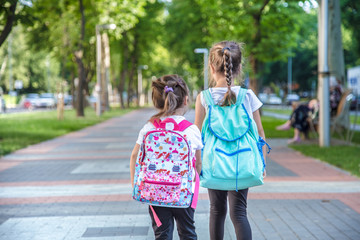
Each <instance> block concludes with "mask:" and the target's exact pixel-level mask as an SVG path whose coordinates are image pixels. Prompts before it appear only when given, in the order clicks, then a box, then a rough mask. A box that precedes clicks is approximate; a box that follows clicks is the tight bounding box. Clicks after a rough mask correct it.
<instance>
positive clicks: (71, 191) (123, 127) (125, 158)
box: [0, 109, 360, 240]
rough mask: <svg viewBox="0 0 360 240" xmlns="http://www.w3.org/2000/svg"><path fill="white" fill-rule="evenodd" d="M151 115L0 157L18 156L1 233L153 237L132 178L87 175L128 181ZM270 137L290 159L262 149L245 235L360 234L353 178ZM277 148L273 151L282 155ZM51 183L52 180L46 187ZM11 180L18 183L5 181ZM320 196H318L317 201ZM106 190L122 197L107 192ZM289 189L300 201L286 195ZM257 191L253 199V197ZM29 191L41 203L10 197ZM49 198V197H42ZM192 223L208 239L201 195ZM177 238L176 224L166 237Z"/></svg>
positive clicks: (5, 175) (320, 239)
mask: <svg viewBox="0 0 360 240" xmlns="http://www.w3.org/2000/svg"><path fill="white" fill-rule="evenodd" d="M154 113H155V111H154V110H153V109H141V110H136V111H133V112H131V113H129V114H126V115H125V116H122V117H116V118H113V119H110V120H108V121H106V122H104V123H100V124H98V125H96V126H93V127H89V128H86V129H83V130H80V131H79V132H77V133H73V134H69V135H67V136H63V137H60V138H57V139H54V140H50V141H46V142H44V143H41V144H38V145H34V146H31V147H29V148H27V149H25V150H23V151H19V152H18V153H17V152H15V153H13V154H10V155H8V156H5V157H4V158H2V159H0V161H9V162H19V163H20V164H18V165H14V166H11V167H10V168H7V169H5V170H3V171H0V184H4V185H3V186H0V201H2V200H8V201H10V202H6V204H5V203H4V204H0V239H1V240H3V239H4V240H41V239H46V240H49V239H51V240H58V239H59V240H60V239H61V240H75V239H104V240H105V239H107V240H115V239H116V240H123V239H124V240H125V239H135V240H144V239H154V236H153V231H152V228H151V222H150V217H149V215H148V206H147V205H145V204H139V203H137V202H135V201H133V200H131V199H130V194H131V187H130V184H128V183H119V184H117V183H114V181H112V182H109V183H106V182H101V183H97V182H94V181H97V180H109V181H111V180H128V179H129V173H128V171H129V156H130V153H131V150H132V147H133V146H134V144H135V141H136V138H137V134H138V130H139V129H140V128H141V127H142V125H143V124H144V123H145V122H146V121H147V120H148V119H149V118H150V117H151V116H152V115H153V114H154ZM186 116H187V117H188V119H189V120H190V121H191V120H192V121H193V119H194V111H193V110H190V111H189V112H188V113H187V114H186ZM270 144H271V145H272V147H273V151H275V153H279V154H280V153H281V154H282V156H286V158H285V157H284V159H286V160H289V158H290V159H291V161H293V162H298V165H293V163H292V164H285V163H287V162H285V160H281V159H279V158H277V159H273V157H272V156H271V155H270V157H269V161H268V166H267V167H268V173H269V175H268V176H269V178H270V181H268V182H266V184H265V185H263V186H261V187H256V188H252V189H251V191H250V192H251V194H254V195H251V196H254V199H253V198H251V199H249V200H248V218H249V222H250V225H251V228H252V234H253V239H254V240H255V239H256V240H267V239H269V240H275V239H283V240H292V239H304V240H310V239H316V240H327V239H334V240H339V239H341V240H343V239H351V240H358V239H360V210H359V209H358V206H359V200H358V199H356V197H357V196H358V197H360V195H359V194H358V193H359V192H360V190H359V189H360V185H359V184H360V181H359V179H356V178H349V176H348V175H346V174H345V173H344V172H341V171H337V170H336V169H333V168H329V167H328V166H327V165H326V164H323V163H319V161H317V160H312V159H310V158H305V157H303V156H302V155H300V154H298V153H295V152H294V151H293V150H292V149H289V148H288V147H287V146H286V140H285V139H282V140H281V139H276V140H273V139H270ZM279 154H274V156H281V155H279ZM302 161H306V167H308V169H305V170H304V169H303V170H302V171H298V169H300V168H301V167H304V165H303V164H302ZM312 166H316V168H314V169H316V170H318V169H320V170H321V171H324V172H323V173H325V174H322V175H321V174H320V175H317V174H316V171H310V170H314V169H311V168H312ZM324 169H326V171H327V172H326V171H325V170H324ZM330 169H331V170H330ZM304 173H306V174H307V175H306V176H305V175H304ZM311 174H314V175H311ZM331 174H335V175H334V176H332V175H331ZM309 178H310V179H312V180H309ZM283 179H286V180H283ZM314 179H315V180H314ZM78 180H79V181H82V182H81V183H80V182H77V181H78ZM84 180H85V181H87V180H89V181H90V182H89V183H86V182H85V181H84ZM58 181H60V182H61V181H63V182H64V184H59V182H58ZM66 181H71V182H69V183H66ZM37 182H41V183H48V184H43V185H41V184H40V185H38V184H37ZM54 182H57V184H52V183H54ZM12 183H18V185H16V186H11V184H12ZM22 183H24V186H22V185H21V184H22ZM26 183H30V185H27V184H26ZM6 184H8V185H6ZM206 192H207V191H206V189H201V193H203V194H205V195H206ZM320 193H323V194H325V195H324V196H326V197H325V198H319V194H320ZM350 193H351V194H350ZM113 195H121V196H124V198H119V199H120V200H119V201H113V200H108V199H107V198H110V197H112V196H113ZM294 195H295V196H299V199H294V198H293V197H292V196H294ZM257 196H261V197H259V198H258V199H257V198H256V197H257ZM304 196H307V197H304ZM37 197H42V198H41V201H42V200H44V202H43V203H42V202H41V201H39V202H38V203H37V204H28V203H27V204H26V203H25V202H21V203H20V202H19V203H16V200H18V199H25V200H29V202H30V200H33V199H37ZM125 197H127V198H125ZM50 198H51V199H53V200H52V202H48V203H46V200H49V199H50ZM347 198H351V201H347V200H348V199H347ZM73 199H77V201H80V200H84V201H83V202H76V201H75V202H74V201H73ZM127 199H129V200H127ZM12 200H13V201H14V203H13V204H11V201H12ZM0 203H1V202H0ZM345 203H346V204H345ZM347 204H348V205H347ZM195 226H196V231H197V233H198V239H199V240H208V239H209V231H208V227H209V201H208V200H206V199H203V200H199V202H198V208H197V209H196V211H195ZM177 239H179V238H178V236H177V232H176V230H175V232H174V240H177ZM231 239H236V237H235V231H234V227H233V225H232V222H231V220H230V218H229V215H227V218H226V222H225V240H231Z"/></svg>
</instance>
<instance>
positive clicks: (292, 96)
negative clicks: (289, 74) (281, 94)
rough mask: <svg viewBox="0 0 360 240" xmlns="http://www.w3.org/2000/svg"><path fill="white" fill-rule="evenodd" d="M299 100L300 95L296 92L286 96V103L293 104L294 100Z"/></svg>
mask: <svg viewBox="0 0 360 240" xmlns="http://www.w3.org/2000/svg"><path fill="white" fill-rule="evenodd" d="M297 101H300V96H299V95H297V94H295V93H291V94H288V95H287V96H286V104H288V105H291V103H292V102H297Z"/></svg>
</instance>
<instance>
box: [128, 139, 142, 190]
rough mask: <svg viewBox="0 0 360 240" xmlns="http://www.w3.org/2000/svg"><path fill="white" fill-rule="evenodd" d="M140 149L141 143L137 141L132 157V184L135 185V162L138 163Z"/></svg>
mask: <svg viewBox="0 0 360 240" xmlns="http://www.w3.org/2000/svg"><path fill="white" fill-rule="evenodd" d="M139 149H140V145H139V144H137V143H136V144H135V146H134V149H133V151H132V153H131V158H130V180H131V185H132V186H133V187H134V175H135V163H136V158H137V155H138V153H139Z"/></svg>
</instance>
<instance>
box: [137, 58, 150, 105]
mask: <svg viewBox="0 0 360 240" xmlns="http://www.w3.org/2000/svg"><path fill="white" fill-rule="evenodd" d="M143 69H144V70H146V69H148V66H147V65H139V66H138V68H137V72H138V104H139V106H144V103H145V96H144V95H143V86H142V70H143Z"/></svg>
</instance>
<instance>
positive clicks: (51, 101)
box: [36, 93, 56, 108]
mask: <svg viewBox="0 0 360 240" xmlns="http://www.w3.org/2000/svg"><path fill="white" fill-rule="evenodd" d="M36 107H46V108H55V107H56V99H55V96H54V94H52V93H42V94H40V98H39V100H38V101H37V102H36Z"/></svg>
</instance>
